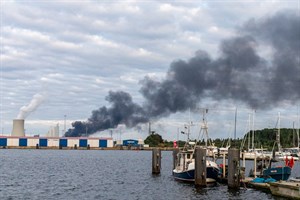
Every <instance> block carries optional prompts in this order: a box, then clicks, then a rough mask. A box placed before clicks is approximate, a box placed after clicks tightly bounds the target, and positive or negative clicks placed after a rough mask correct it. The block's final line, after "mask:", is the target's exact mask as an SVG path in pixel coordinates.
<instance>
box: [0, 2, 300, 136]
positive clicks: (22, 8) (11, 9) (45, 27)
mask: <svg viewBox="0 0 300 200" xmlns="http://www.w3.org/2000/svg"><path fill="white" fill-rule="evenodd" d="M299 6H300V1H299V0H290V1H289V0H286V1H282V2H280V1H264V0H257V1H255V0H253V1H50V0H49V1H47V0H43V1H6V0H3V1H1V80H0V81H1V110H0V112H1V116H0V120H1V124H0V125H1V133H2V134H4V135H10V134H11V130H12V120H13V119H15V118H17V117H18V116H19V115H20V110H22V109H21V108H22V107H23V110H24V109H26V107H24V106H28V105H29V104H30V102H32V103H33V104H36V105H38V106H36V107H32V108H28V107H27V109H31V110H32V112H31V113H26V114H25V116H23V117H25V128H26V134H27V135H34V134H40V135H45V134H46V133H47V131H48V130H49V129H50V127H51V126H55V125H56V124H57V123H59V124H60V134H62V131H63V129H64V126H63V125H64V116H65V115H66V122H67V128H71V123H72V122H74V121H76V120H80V121H86V120H87V119H88V118H89V117H90V116H91V112H92V111H93V110H96V109H98V108H100V107H102V106H106V107H108V108H109V107H110V106H111V105H110V104H109V102H108V101H106V96H107V95H108V93H109V91H124V92H126V93H129V94H130V95H131V96H132V101H133V102H135V103H137V104H139V105H142V104H143V103H144V102H145V97H144V96H143V95H142V94H141V87H142V86H141V84H142V83H141V80H144V77H146V76H147V77H149V78H151V79H152V80H156V81H164V80H165V79H167V76H168V72H169V71H170V66H171V65H172V64H171V63H176V62H179V61H180V60H181V61H184V62H189V60H190V59H191V58H193V57H195V55H197V53H196V52H199V50H202V51H205V52H207V54H209V55H210V57H211V59H212V60H217V59H218V58H219V57H220V56H221V54H222V52H221V50H220V49H222V48H220V46H221V44H222V41H224V40H228V39H230V38H233V37H236V36H237V35H239V34H240V32H241V27H245V24H246V23H247V22H249V20H256V21H258V22H259V21H260V20H262V21H263V20H264V19H266V18H268V17H272V16H275V15H277V13H283V14H289V13H293V15H294V16H296V21H298V22H299V17H300V7H299ZM278 23H281V22H280V21H278ZM298 25H299V24H298ZM282 26H285V24H282ZM299 28H300V25H299V27H298V30H299ZM243 30H244V28H242V31H243ZM251 30H252V29H251ZM267 37H269V36H267ZM270 37H271V36H270ZM297 37H298V40H296V41H295V43H296V44H299V40H300V36H299V35H298V36H297ZM283 42H284V41H283ZM273 48H275V47H272V45H268V44H265V43H260V44H259V47H257V52H258V53H259V55H260V56H261V57H264V62H265V63H272V62H273V61H272V55H271V54H272V52H273ZM294 50H296V52H294V53H295V55H296V56H297V55H298V56H299V55H300V52H299V45H298V47H295V48H294ZM297 50H298V52H297ZM299 62H300V59H299V57H298V59H296V64H295V66H296V68H294V70H295V71H294V72H296V73H297V72H299V71H300V70H299V68H300V65H299ZM270 69H271V68H270ZM286 70H289V69H286ZM297 70H298V71H297ZM264 75H265V74H260V76H264ZM298 75H299V76H298V77H300V73H298ZM291 76H293V77H295V74H294V75H291ZM244 78H247V76H246V77H244ZM287 78H288V76H287ZM298 80H299V79H298ZM296 81H297V80H296ZM295 84H296V85H297V84H298V85H299V82H298V83H297V82H296V83H295ZM224 87H226V85H225V86H224ZM291 87H292V88H293V86H291ZM294 88H298V91H295V93H298V94H299V90H300V89H299V87H294ZM224 89H225V90H226V88H224ZM252 89H253V88H252ZM282 89H283V88H280V87H279V88H278V90H279V91H278V92H279V94H280V93H281V92H283V91H281V90H282ZM255 90H257V91H262V93H263V91H264V88H263V87H257V88H255ZM259 93H260V92H256V93H255V95H256V96H259V95H258V94H259ZM222 95H224V94H222ZM287 95H288V94H287ZM215 96H216V95H214V96H213V97H210V96H209V95H206V97H205V98H202V99H201V101H199V103H198V104H197V109H193V110H192V111H191V114H189V112H188V110H185V111H178V112H177V111H176V112H175V113H172V112H171V113H168V114H166V115H163V116H161V117H156V118H155V119H153V121H152V120H151V121H152V128H153V129H154V130H155V131H156V132H158V133H159V134H161V135H162V136H163V138H164V139H168V140H173V139H177V137H178V136H177V132H178V130H179V131H181V130H183V124H184V123H187V122H188V120H189V119H190V120H191V121H193V122H195V123H196V122H199V121H201V119H202V114H201V108H208V109H209V112H208V113H207V120H208V125H209V134H210V136H211V137H212V138H217V137H221V138H226V137H228V136H229V135H231V136H232V137H233V131H234V128H233V127H234V115H235V108H236V107H237V109H238V116H237V123H238V124H237V137H243V135H244V133H245V131H246V130H247V124H248V122H247V120H248V116H249V115H248V114H249V113H252V112H253V109H255V108H254V107H255V106H251V105H252V104H251V103H249V102H247V101H245V99H243V98H239V99H236V98H231V97H232V96H231V97H230V98H229V97H228V98H226V99H222V98H220V97H218V98H215ZM299 96H300V95H295V96H293V97H291V98H292V99H289V97H288V96H287V97H285V98H281V99H279V100H276V104H274V106H268V107H267V108H266V109H264V108H263V106H257V107H259V108H257V109H255V110H256V112H255V117H254V118H255V128H256V129H258V128H274V127H275V126H276V123H277V119H278V112H280V115H281V127H292V126H293V122H295V126H296V127H297V126H298V122H299V119H298V117H297V115H298V112H299V104H300V99H299V98H298V97H299ZM32 100H33V101H32ZM267 100H268V99H267ZM264 104H267V102H266V101H264ZM251 118H252V117H251ZM139 127H140V129H135V128H132V129H130V130H129V129H126V128H125V127H124V126H119V128H118V129H117V130H115V131H114V137H115V139H119V138H120V132H122V135H121V138H122V139H129V138H143V139H144V138H146V136H147V134H148V127H147V126H146V125H140V126H139ZM194 129H195V131H196V129H198V130H199V126H198V127H197V128H194ZM107 135H109V131H103V132H101V133H96V134H94V136H107ZM179 138H180V139H184V136H183V135H180V136H179Z"/></svg>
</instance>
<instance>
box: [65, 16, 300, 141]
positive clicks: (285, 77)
mask: <svg viewBox="0 0 300 200" xmlns="http://www.w3.org/2000/svg"><path fill="white" fill-rule="evenodd" d="M259 45H261V46H259ZM264 46H268V47H270V48H271V50H272V54H271V57H270V58H264V57H261V55H260V54H259V50H260V48H259V47H264ZM261 49H262V48H261ZM262 50H263V49H262ZM220 52H221V55H220V56H219V58H217V59H212V58H211V57H210V55H209V54H208V53H207V52H205V51H202V50H199V51H197V52H196V53H195V56H194V57H192V58H191V59H189V60H188V61H184V60H177V61H174V62H173V63H171V66H170V69H169V70H168V72H167V76H166V79H165V80H164V81H161V82H160V81H156V80H153V79H151V78H150V77H145V78H144V79H143V80H141V85H142V86H141V89H140V92H141V94H142V95H143V96H144V98H145V102H144V104H143V105H142V106H140V105H137V104H135V103H133V102H132V98H131V96H130V94H128V93H125V92H121V91H120V92H110V93H109V95H108V97H107V98H106V100H108V101H109V102H110V104H111V107H110V108H106V107H101V108H100V109H99V110H95V111H93V112H92V116H91V117H90V118H89V119H88V121H87V122H79V121H77V122H74V123H73V127H74V128H73V129H70V130H69V131H68V132H67V133H66V136H80V135H82V133H85V132H86V130H88V134H92V133H94V132H96V131H101V130H105V129H108V128H114V127H116V126H117V125H118V124H120V123H123V124H126V126H128V127H133V126H135V125H137V124H139V123H145V122H148V121H149V120H150V119H151V120H153V119H158V118H160V117H163V116H168V115H169V114H171V113H176V112H181V111H185V110H187V109H189V108H191V109H194V108H195V107H196V106H197V105H198V104H199V103H201V101H202V100H204V99H207V98H212V99H215V100H234V101H237V102H238V101H239V102H243V103H245V104H246V105H248V106H250V107H252V108H255V109H267V108H270V107H271V106H275V105H277V104H279V103H280V102H282V101H290V102H292V103H293V102H295V101H297V100H299V99H300V89H299V88H300V58H299V57H300V18H299V15H297V13H293V12H289V13H288V14H286V13H278V14H276V15H275V16H272V17H268V18H265V19H263V20H258V21H255V20H250V21H248V22H247V23H245V25H244V26H243V27H242V28H241V29H240V30H239V35H238V36H236V37H234V38H229V39H227V40H224V41H222V42H221V44H220Z"/></svg>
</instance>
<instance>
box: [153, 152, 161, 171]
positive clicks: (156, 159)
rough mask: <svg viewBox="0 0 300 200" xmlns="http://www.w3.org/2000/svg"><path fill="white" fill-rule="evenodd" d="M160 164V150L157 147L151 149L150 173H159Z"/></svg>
mask: <svg viewBox="0 0 300 200" xmlns="http://www.w3.org/2000/svg"><path fill="white" fill-rule="evenodd" d="M160 165H161V150H160V149H158V148H154V149H152V174H160Z"/></svg>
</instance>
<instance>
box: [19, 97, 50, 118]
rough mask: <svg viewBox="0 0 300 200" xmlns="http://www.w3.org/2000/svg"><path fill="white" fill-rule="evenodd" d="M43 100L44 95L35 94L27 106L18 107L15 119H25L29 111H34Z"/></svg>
mask: <svg viewBox="0 0 300 200" xmlns="http://www.w3.org/2000/svg"><path fill="white" fill-rule="evenodd" d="M44 100H45V96H44V95H41V94H35V95H34V96H33V98H32V99H31V101H30V103H29V104H28V105H27V106H22V107H21V108H20V112H19V114H18V117H17V119H25V118H26V117H27V116H28V115H29V114H30V113H31V112H33V111H35V110H36V109H37V108H38V107H39V105H40V104H41V103H42V102H43V101H44Z"/></svg>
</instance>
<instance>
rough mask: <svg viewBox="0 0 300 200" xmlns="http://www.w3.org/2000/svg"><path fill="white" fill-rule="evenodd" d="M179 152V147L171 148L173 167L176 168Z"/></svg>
mask: <svg viewBox="0 0 300 200" xmlns="http://www.w3.org/2000/svg"><path fill="white" fill-rule="evenodd" d="M178 152H179V149H174V150H173V169H175V168H176V165H177V162H178V157H177V154H178Z"/></svg>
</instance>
